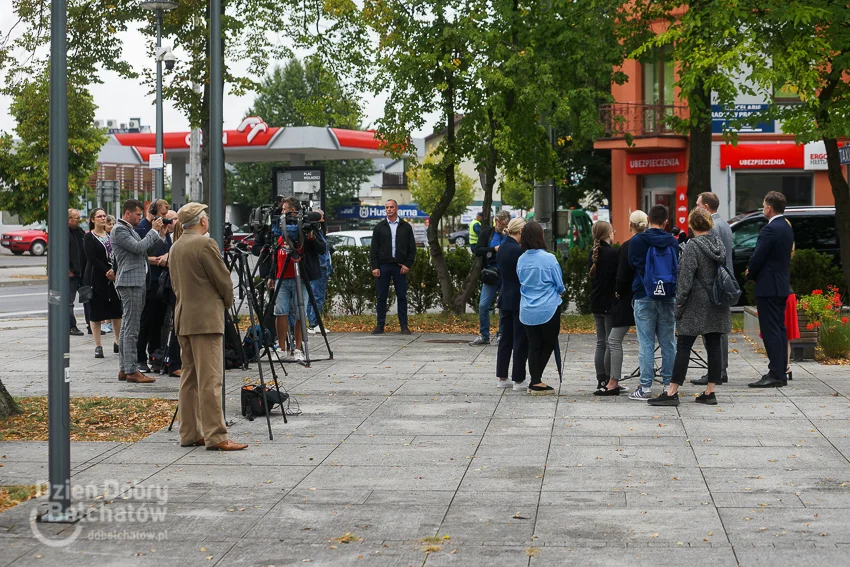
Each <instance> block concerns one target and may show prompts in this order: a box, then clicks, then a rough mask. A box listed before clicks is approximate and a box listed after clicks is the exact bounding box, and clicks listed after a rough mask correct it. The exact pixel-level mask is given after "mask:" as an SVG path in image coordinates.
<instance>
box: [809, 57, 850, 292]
mask: <svg viewBox="0 0 850 567" xmlns="http://www.w3.org/2000/svg"><path fill="white" fill-rule="evenodd" d="M843 80H844V79H843V72H842V71H840V70H839V71H837V72H833V74H832V76H830V77H829V80H828V81H827V84H826V86H825V87H824V88H823V89H822V90H821V91H820V93H818V100H819V102H820V109H819V111H818V115H817V122H818V126H819V127H820V128H821V129H822V130H823V131H829V125H830V122H831V120H832V117H831V116H830V113H829V109H830V105H831V102H832V97H833V96H834V95H835V89H836V88H838V85H839V83H840V82H841V81H843ZM823 145H824V147H825V149H826V166H827V177H828V178H829V184H830V186H831V188H832V196H833V198H834V199H835V229H836V231H837V232H838V242H839V244H840V246H839V250H840V252H839V255H840V258H841V269H842V271H843V272H844V286H845V287H846V289H850V187H848V185H847V180H846V179H844V175H843V174H842V172H841V159H840V158H839V156H838V140H837V139H835V138H828V137H826V136H824V138H823Z"/></svg>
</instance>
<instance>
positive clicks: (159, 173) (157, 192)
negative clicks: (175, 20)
mask: <svg viewBox="0 0 850 567" xmlns="http://www.w3.org/2000/svg"><path fill="white" fill-rule="evenodd" d="M139 6H140V7H142V8H144V9H145V10H151V11H153V12H155V13H156V153H158V154H162V131H163V125H162V61H163V58H162V13H163V12H168V11H170V10H173V9H174V8H176V7H177V2H168V1H163V2H155V1H145V2H141V3H140V4H139ZM172 66H173V64H172ZM154 174H155V176H156V177H155V183H154V191H153V196H152V199H151V200H153V201H156V200H157V199H162V197H163V195H165V164H164V163H163V167H161V168H159V169H156V170H154Z"/></svg>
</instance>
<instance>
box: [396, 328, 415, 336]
mask: <svg viewBox="0 0 850 567" xmlns="http://www.w3.org/2000/svg"><path fill="white" fill-rule="evenodd" d="M399 332H400V333H401V334H402V335H411V334H413V333H411V332H410V329H408V328H407V327H402V329H401V331H399Z"/></svg>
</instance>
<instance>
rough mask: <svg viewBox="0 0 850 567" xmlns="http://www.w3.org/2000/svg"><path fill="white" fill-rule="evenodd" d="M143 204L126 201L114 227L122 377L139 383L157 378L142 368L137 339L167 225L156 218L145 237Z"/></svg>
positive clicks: (133, 200) (113, 248)
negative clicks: (151, 262) (140, 230)
mask: <svg viewBox="0 0 850 567" xmlns="http://www.w3.org/2000/svg"><path fill="white" fill-rule="evenodd" d="M142 209H143V205H142V202H141V201H139V200H138V199H127V200H126V201H124V207H123V211H124V214H123V218H120V219H118V222H116V223H115V228H113V229H112V233H111V234H110V238H111V240H112V251H113V253H114V255H115V262H116V270H115V289H116V291H117V292H118V296H119V297H120V298H121V306H122V311H123V318H122V320H123V324H122V325H121V334H120V335H119V337H118V343H119V345H118V348H119V351H120V354H121V356H120V358H119V372H118V379H119V380H126V381H127V382H135V383H138V384H147V383H150V382H156V378H153V377H152V376H145V375H144V374H142V373H141V372H139V361H138V359H137V358H136V342H137V341H138V338H139V324H140V321H141V317H142V309H144V307H145V290H146V289H147V280H148V278H149V277H150V275H149V274H148V254H150V253H152V252H153V249H154V248H156V247H157V246H158V245H159V244H161V243H162V242H163V241H164V240H165V235H164V233H165V226H164V225H163V224H162V220H161V219H159V218H157V219H155V220H154V221H153V223H152V227H151V230H150V232H148V233H147V235H145V237H144V238H142V237H141V236H139V235H138V234H137V233H136V231H135V228H136V226H137V225H138V224H139V222H141V220H142V215H143V212H142Z"/></svg>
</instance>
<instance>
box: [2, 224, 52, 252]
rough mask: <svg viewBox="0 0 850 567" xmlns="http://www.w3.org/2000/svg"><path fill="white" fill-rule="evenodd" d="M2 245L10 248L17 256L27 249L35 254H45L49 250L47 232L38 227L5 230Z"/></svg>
mask: <svg viewBox="0 0 850 567" xmlns="http://www.w3.org/2000/svg"><path fill="white" fill-rule="evenodd" d="M0 246H3V248H8V249H9V250H11V251H12V254H14V255H15V256H20V255H21V254H23V253H24V252H27V251H29V253H30V254H31V255H33V256H43V255H44V253H45V252H46V251H47V233H46V232H45V231H43V230H41V229H38V228H33V229H24V230H15V231H12V232H4V233H3V236H2V238H0Z"/></svg>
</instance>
